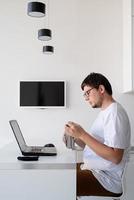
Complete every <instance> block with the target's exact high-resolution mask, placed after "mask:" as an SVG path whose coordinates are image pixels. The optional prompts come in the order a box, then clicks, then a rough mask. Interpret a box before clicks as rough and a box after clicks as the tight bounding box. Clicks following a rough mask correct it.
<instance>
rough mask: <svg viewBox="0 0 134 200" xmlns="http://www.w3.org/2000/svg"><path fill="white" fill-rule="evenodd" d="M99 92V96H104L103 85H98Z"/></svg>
mask: <svg viewBox="0 0 134 200" xmlns="http://www.w3.org/2000/svg"><path fill="white" fill-rule="evenodd" d="M99 91H100V93H101V94H104V92H105V87H104V85H99Z"/></svg>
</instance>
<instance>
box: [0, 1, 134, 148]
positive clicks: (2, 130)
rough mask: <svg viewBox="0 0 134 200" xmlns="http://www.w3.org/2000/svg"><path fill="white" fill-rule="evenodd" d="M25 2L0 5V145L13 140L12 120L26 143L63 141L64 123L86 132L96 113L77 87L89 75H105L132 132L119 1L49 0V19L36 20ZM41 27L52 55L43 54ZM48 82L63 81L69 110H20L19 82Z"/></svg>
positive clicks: (132, 97) (132, 107) (132, 108)
mask: <svg viewBox="0 0 134 200" xmlns="http://www.w3.org/2000/svg"><path fill="white" fill-rule="evenodd" d="M44 2H45V1H44ZM46 2H48V1H46ZM27 3H28V1H27V0H21V1H18V0H14V1H10V0H5V1H0V26H1V34H0V56H1V59H0V92H1V93H0V94H1V95H0V138H1V139H0V146H2V145H4V144H6V143H8V142H10V141H12V140H14V137H13V134H12V131H11V129H10V127H9V124H8V121H9V120H10V119H17V120H18V121H19V123H20V125H21V129H22V131H23V133H24V137H25V138H26V140H27V142H28V143H29V144H30V143H31V141H32V140H33V139H35V140H36V142H37V143H39V144H44V143H45V140H46V139H47V140H48V141H51V142H54V141H56V140H58V141H61V142H62V134H63V129H64V124H65V123H66V122H67V121H68V120H73V121H76V122H78V123H80V124H81V125H83V127H85V129H87V130H88V128H89V127H90V125H91V123H92V121H93V120H94V118H95V117H96V115H97V113H98V111H99V110H93V109H92V108H90V107H89V105H87V104H86V103H85V102H84V100H83V97H82V91H81V89H80V84H81V82H82V80H83V79H84V78H85V76H87V75H88V74H89V73H90V72H92V71H95V72H100V73H103V74H104V75H106V76H107V77H108V79H109V80H110V82H111V84H112V86H113V91H114V97H115V98H116V99H117V100H119V101H120V102H121V103H122V104H123V105H124V106H125V108H126V110H127V112H128V114H129V116H130V120H131V123H132V129H133V130H134V125H133V124H134V123H133V122H134V112H133V111H134V101H133V100H134V95H133V94H122V90H123V88H122V87H123V67H122V60H123V58H122V45H123V44H122V42H123V41H122V35H123V32H122V25H123V22H122V19H123V18H122V0H84V1H81V0H56V1H55V0H49V17H46V18H40V19H37V18H32V17H29V16H28V15H27ZM45 24H49V27H50V28H51V29H52V34H53V39H52V40H51V41H50V42H48V43H49V44H52V45H53V46H54V47H55V53H54V55H51V56H48V55H44V54H42V52H41V51H42V46H43V44H45V42H41V41H39V40H38V39H37V31H38V29H40V28H44V25H45ZM46 79H47V80H49V79H51V80H52V79H54V80H55V79H62V80H63V79H64V80H66V81H67V108H66V109H45V110H38V109H24V108H20V107H19V101H18V100H19V90H18V88H19V80H46ZM132 134H133V133H132ZM132 140H133V142H132V143H134V136H133V139H132Z"/></svg>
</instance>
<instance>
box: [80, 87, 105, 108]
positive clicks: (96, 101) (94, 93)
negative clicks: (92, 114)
mask: <svg viewBox="0 0 134 200" xmlns="http://www.w3.org/2000/svg"><path fill="white" fill-rule="evenodd" d="M83 91H84V95H83V96H84V98H85V100H86V101H88V103H89V104H90V105H91V106H92V108H100V107H101V106H102V101H103V95H102V91H101V87H99V88H98V89H96V88H94V87H91V86H89V85H86V86H85V87H84V90H83Z"/></svg>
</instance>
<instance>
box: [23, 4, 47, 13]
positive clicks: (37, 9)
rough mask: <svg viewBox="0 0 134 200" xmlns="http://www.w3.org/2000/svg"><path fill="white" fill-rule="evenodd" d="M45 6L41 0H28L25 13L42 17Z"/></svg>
mask: <svg viewBox="0 0 134 200" xmlns="http://www.w3.org/2000/svg"><path fill="white" fill-rule="evenodd" d="M45 7H46V6H45V4H44V3H42V2H29V3H28V9H27V14H28V15H29V16H31V17H44V16H45Z"/></svg>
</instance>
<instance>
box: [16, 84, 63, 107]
mask: <svg viewBox="0 0 134 200" xmlns="http://www.w3.org/2000/svg"><path fill="white" fill-rule="evenodd" d="M20 106H25V107H65V106H66V105H65V81H20Z"/></svg>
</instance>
